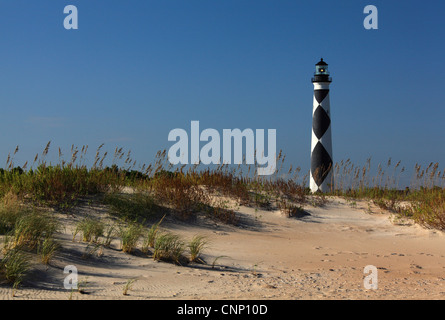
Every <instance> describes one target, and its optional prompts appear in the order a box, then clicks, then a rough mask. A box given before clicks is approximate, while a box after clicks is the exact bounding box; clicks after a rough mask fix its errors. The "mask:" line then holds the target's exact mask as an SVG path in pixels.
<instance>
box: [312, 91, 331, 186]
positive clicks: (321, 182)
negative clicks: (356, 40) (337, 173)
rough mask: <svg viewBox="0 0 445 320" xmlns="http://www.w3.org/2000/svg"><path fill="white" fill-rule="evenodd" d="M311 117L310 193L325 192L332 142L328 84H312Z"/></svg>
mask: <svg viewBox="0 0 445 320" xmlns="http://www.w3.org/2000/svg"><path fill="white" fill-rule="evenodd" d="M314 86H315V90H314V111H313V115H312V152H311V182H310V184H311V191H312V192H317V191H321V192H324V191H327V190H328V189H329V188H330V186H331V184H332V181H331V177H332V174H331V172H332V165H333V162H332V141H331V118H330V111H329V108H330V105H329V84H320V83H314Z"/></svg>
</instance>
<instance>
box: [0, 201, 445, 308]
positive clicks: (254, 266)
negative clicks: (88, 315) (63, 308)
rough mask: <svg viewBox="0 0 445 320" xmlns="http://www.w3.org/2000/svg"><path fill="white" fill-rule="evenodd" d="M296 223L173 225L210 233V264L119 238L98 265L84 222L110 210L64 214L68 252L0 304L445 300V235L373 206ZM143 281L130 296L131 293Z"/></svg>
mask: <svg viewBox="0 0 445 320" xmlns="http://www.w3.org/2000/svg"><path fill="white" fill-rule="evenodd" d="M305 210H306V213H305V214H304V215H302V216H301V217H298V218H289V217H287V216H285V215H283V214H282V213H281V212H280V211H279V210H259V209H255V208H251V207H242V206H241V207H239V208H238V210H237V212H238V214H239V216H240V223H239V225H238V226H231V225H225V224H222V223H218V222H215V221H213V220H210V219H208V218H205V217H198V218H197V219H196V220H194V221H193V222H187V223H186V222H181V221H178V220H177V219H172V218H170V219H168V218H167V219H166V220H165V221H164V222H163V223H162V227H163V228H164V229H165V230H168V231H171V232H174V233H177V234H179V235H180V236H181V237H183V238H184V239H189V238H191V237H193V236H194V235H196V234H200V235H205V236H207V237H208V239H209V241H210V243H209V245H208V248H207V249H206V250H205V251H204V254H203V258H204V260H205V261H206V264H198V263H190V264H187V265H183V266H181V265H175V264H173V263H167V262H157V261H154V260H153V259H152V258H150V257H146V256H143V255H142V254H134V255H130V254H126V253H123V252H122V251H121V249H120V243H119V241H118V240H115V241H114V242H113V243H112V245H111V247H110V248H103V249H102V250H101V251H100V252H96V253H94V254H92V255H91V256H90V257H88V258H85V257H83V255H84V252H85V250H86V247H87V244H86V243H83V242H80V241H78V239H76V240H75V241H74V242H73V241H72V239H73V230H74V225H75V223H76V221H79V219H81V218H82V217H83V216H85V215H86V214H88V215H96V216H98V217H102V218H105V217H106V216H107V214H106V211H107V208H106V207H104V206H103V205H97V206H95V205H94V204H91V203H89V204H88V203H84V204H80V205H79V207H78V208H77V209H76V210H75V211H74V212H73V213H72V214H70V215H62V214H58V216H59V218H60V219H61V220H62V222H63V224H64V226H65V230H64V231H63V233H62V234H60V235H59V236H58V238H59V239H60V241H61V244H62V249H61V251H60V252H59V254H58V255H57V257H55V258H54V259H53V260H52V261H51V263H50V265H49V266H44V265H42V264H37V263H36V264H35V266H34V267H33V271H32V272H31V274H30V275H29V276H28V277H27V279H26V281H24V283H23V286H22V287H21V288H20V289H19V290H18V291H17V292H16V293H15V296H14V297H13V295H12V289H11V288H10V287H8V286H1V287H0V299H14V300H18V299H61V300H67V299H73V300H78V299H82V300H96V299H193V300H199V299H214V300H220V299H221V300H222V299H259V300H269V299H282V300H291V299H322V300H327V299H354V300H362V299H444V298H445V249H444V248H445V237H444V234H443V233H442V232H439V231H435V230H428V229H425V228H423V227H420V226H418V225H415V224H413V223H412V222H409V221H400V220H395V219H394V218H393V217H392V215H391V214H389V213H387V212H382V210H381V209H378V208H377V207H374V206H368V203H366V202H357V203H354V204H351V203H348V202H347V201H346V200H344V199H341V198H330V199H329V201H328V203H327V204H326V205H324V206H322V207H311V206H306V207H305ZM67 265H74V266H76V268H77V270H78V274H79V275H78V280H79V284H80V285H81V288H82V290H81V292H78V291H74V292H71V291H70V290H67V289H65V288H64V286H63V281H64V279H65V277H66V276H67V275H66V274H64V273H63V270H64V268H65V266H67ZM367 265H373V266H375V267H376V268H377V271H378V274H377V276H378V288H377V289H376V290H371V289H365V287H364V277H365V276H366V275H367V274H365V273H364V268H365V266H367ZM129 279H135V281H134V283H133V285H132V287H131V288H130V290H129V291H128V294H127V295H123V288H124V286H125V284H126V283H127V281H128V280H129Z"/></svg>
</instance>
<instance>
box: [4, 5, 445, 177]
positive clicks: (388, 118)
mask: <svg viewBox="0 0 445 320" xmlns="http://www.w3.org/2000/svg"><path fill="white" fill-rule="evenodd" d="M368 4H373V5H375V6H376V7H377V8H378V10H379V20H378V22H379V25H378V26H379V29H378V30H365V28H364V27H363V20H364V18H365V17H366V15H365V14H364V13H363V9H364V7H365V6H366V5H368ZM66 5H75V6H77V8H78V13H79V29H78V30H65V28H64V27H63V20H64V18H65V16H66V15H65V14H64V13H63V9H64V7H65V6H66ZM444 13H445V3H444V2H443V1H438V0H434V1H433V0H426V1H412V0H406V1H394V0H386V1H380V0H366V1H361V0H341V1H340V0H336V1H333V0H319V1H309V0H307V1H303V0H301V1H296V0H292V1H291V0H275V1H271V0H212V1H210V0H158V1H153V0H126V1H123V0H120V1H114V0H107V1H99V0H78V1H76V0H58V1H53V0H39V1H24V0H0V48H1V49H0V108H1V116H0V134H1V143H0V163H5V162H6V158H7V155H8V152H13V151H14V149H15V147H16V146H17V145H19V148H20V151H19V153H18V154H17V155H16V160H15V162H16V164H17V165H22V164H23V163H24V162H25V161H26V160H29V161H32V160H33V158H34V155H35V154H36V153H37V152H41V151H42V150H43V148H44V147H45V145H46V143H47V142H48V141H50V140H51V141H52V146H53V149H52V151H53V153H55V152H56V148H57V147H61V148H62V150H63V151H64V153H65V154H68V153H69V148H70V146H71V145H72V144H74V145H77V146H80V147H81V146H82V145H89V147H90V149H91V152H90V156H91V158H94V150H95V149H96V148H97V146H99V145H100V144H101V143H105V148H108V150H111V151H112V150H114V148H115V147H116V146H119V147H123V148H124V149H125V150H129V149H131V150H132V154H133V158H134V159H135V160H137V161H138V162H139V163H150V162H152V160H153V159H154V156H155V154H156V152H157V151H158V150H160V149H168V148H169V147H170V146H171V145H172V144H173V143H172V142H169V141H168V140H167V136H168V133H169V131H170V130H172V129H174V128H183V129H185V130H187V131H189V132H190V121H192V120H199V121H200V126H201V129H205V128H214V129H217V130H219V131H220V132H222V130H223V129H226V128H227V129H233V128H240V129H245V128H252V129H276V130H277V149H278V150H280V149H282V150H283V152H284V153H285V154H286V163H288V164H290V163H292V164H293V165H294V166H301V167H302V168H303V170H309V167H310V138H311V124H312V118H311V114H312V95H313V86H312V83H311V76H312V75H313V72H314V65H315V63H317V62H318V61H319V60H320V57H323V58H324V59H325V61H326V62H327V63H329V68H330V72H331V76H332V77H333V83H332V85H331V96H330V97H331V115H332V135H333V149H334V162H337V161H340V160H342V159H343V160H346V159H347V158H350V159H351V160H352V161H353V162H355V163H357V164H364V162H365V160H366V159H367V158H369V157H372V159H373V160H372V161H373V164H374V165H375V166H376V165H377V163H378V162H386V161H387V160H388V158H390V157H391V158H392V159H393V160H394V161H398V160H402V163H403V164H405V165H406V166H407V168H412V167H413V166H414V164H415V163H416V162H419V163H422V164H428V163H429V162H439V163H440V164H441V168H443V166H444V165H445V148H444V147H445V141H444V140H445V139H444V132H445V124H444V120H445V111H444V108H445V105H444V103H443V101H444V94H445V90H444V84H445V77H444V74H445V64H444V61H443V60H444V53H445V41H444V35H445V25H444V22H443V16H444ZM2 159H4V160H2ZM2 166H4V165H0V167H2Z"/></svg>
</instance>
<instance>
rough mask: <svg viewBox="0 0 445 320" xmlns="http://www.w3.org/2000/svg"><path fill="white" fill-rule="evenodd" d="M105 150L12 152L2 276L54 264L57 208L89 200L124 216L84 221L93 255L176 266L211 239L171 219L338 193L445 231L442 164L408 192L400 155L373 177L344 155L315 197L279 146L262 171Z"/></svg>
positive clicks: (418, 173)
mask: <svg viewBox="0 0 445 320" xmlns="http://www.w3.org/2000/svg"><path fill="white" fill-rule="evenodd" d="M102 147H103V145H101V146H99V148H98V149H97V150H96V153H95V157H94V161H93V163H92V164H91V165H86V162H87V161H86V158H87V152H88V146H83V147H82V148H81V149H80V150H79V149H78V148H75V147H72V149H71V152H70V159H69V160H64V158H63V154H62V151H61V150H60V148H59V149H58V155H59V161H58V162H57V163H56V164H52V163H48V162H47V161H46V157H47V155H48V152H49V150H50V143H48V144H47V146H46V147H45V149H44V150H43V152H42V154H37V155H36V157H35V158H34V161H33V163H32V164H29V163H25V164H24V165H23V166H21V167H20V166H16V165H15V164H14V156H15V155H16V153H17V152H18V148H17V149H16V150H15V152H14V153H13V155H8V158H7V162H6V167H5V168H4V169H0V234H1V235H2V239H3V245H2V250H1V257H2V258H1V262H0V281H2V282H7V283H10V284H11V285H12V286H13V287H14V288H17V287H19V285H20V284H21V283H22V282H23V279H24V277H25V276H26V274H27V272H28V271H29V270H30V268H31V266H32V262H33V261H34V260H35V258H36V257H38V258H39V260H40V263H43V264H49V263H51V260H52V259H53V258H54V257H55V255H56V254H57V251H58V250H60V248H61V245H60V242H59V240H58V238H57V234H58V232H59V231H60V229H61V228H62V227H63V226H62V225H61V223H60V222H59V221H58V220H57V219H56V218H55V217H54V216H53V214H52V212H54V211H57V212H59V213H69V212H70V210H72V209H73V208H75V207H76V205H77V204H78V202H79V201H81V200H82V199H85V198H86V197H88V199H89V200H88V201H95V202H99V203H100V204H102V205H104V206H106V207H107V208H108V212H109V214H110V215H111V216H113V217H114V218H116V219H117V220H116V221H117V222H116V223H114V224H107V223H106V222H104V221H102V220H100V219H97V218H94V217H85V218H84V219H83V220H81V221H79V223H78V225H77V226H76V229H75V232H74V233H73V241H82V242H85V243H88V247H87V251H86V252H85V257H86V258H87V257H88V256H91V255H93V254H96V253H98V252H101V250H102V248H104V247H109V246H110V244H111V241H112V240H113V239H119V240H120V243H121V250H122V251H123V252H125V253H127V254H134V253H136V252H140V253H142V254H143V255H146V256H151V257H152V258H153V259H155V260H158V261H167V262H171V263H176V264H184V263H190V262H195V263H205V260H204V259H203V257H202V252H203V250H205V249H206V248H207V243H208V242H207V239H206V238H205V237H204V236H201V235H196V236H195V237H194V238H193V239H182V238H181V237H180V236H178V235H176V234H174V233H172V232H170V231H166V230H160V224H161V223H162V220H163V219H164V218H165V217H166V216H168V217H171V218H173V219H180V220H182V221H193V220H194V219H195V218H196V217H197V215H201V216H204V217H207V218H209V219H215V220H216V221H218V222H222V223H226V224H231V225H237V224H238V223H239V216H238V215H237V210H236V207H237V206H250V207H255V208H261V209H265V210H268V209H278V210H281V211H282V212H283V214H285V215H287V216H289V217H298V216H299V214H301V213H302V212H304V208H305V206H308V205H312V206H322V205H324V204H325V203H326V202H327V201H328V199H329V197H331V196H338V197H344V198H346V199H348V200H349V201H351V202H352V201H354V200H356V199H362V200H366V201H369V202H372V203H374V204H376V205H378V206H379V207H381V208H382V209H385V210H389V211H391V212H393V213H394V214H396V215H400V216H403V217H406V218H410V219H413V220H414V221H415V222H416V223H419V224H422V225H423V226H425V227H428V228H436V229H439V230H445V189H444V182H445V171H440V170H439V165H438V164H437V163H431V164H430V165H429V166H428V167H426V168H421V166H420V165H416V166H415V175H414V177H413V179H412V183H411V186H410V187H406V188H403V189H401V188H399V185H398V184H399V179H400V176H401V174H402V173H404V171H405V168H404V167H402V166H401V163H400V162H398V163H395V164H394V163H393V162H392V161H391V160H389V161H388V163H387V164H385V166H382V165H380V164H379V166H378V171H377V174H376V175H374V176H372V175H371V170H370V169H371V161H370V160H368V162H367V163H366V164H365V165H364V166H356V165H354V164H352V163H351V162H350V161H349V160H347V161H341V162H340V163H337V164H335V166H334V168H333V172H334V174H333V177H334V180H333V181H332V190H331V191H330V192H329V193H325V194H315V195H313V194H311V192H310V190H309V188H308V187H307V185H308V177H309V175H308V174H303V173H302V172H301V169H300V168H299V167H294V168H293V167H292V166H290V167H289V168H287V169H283V168H284V162H285V156H284V155H282V153H281V152H280V154H279V155H278V157H277V160H278V161H277V163H278V164H279V165H278V170H277V172H276V173H275V174H274V175H273V176H267V177H258V176H257V175H256V169H257V168H256V167H255V166H254V165H252V166H227V165H219V166H215V167H214V168H212V169H210V168H200V167H199V166H197V165H195V166H188V167H186V166H180V167H176V168H174V169H173V167H172V166H171V165H170V164H169V163H168V159H167V157H166V151H165V150H164V151H160V152H158V154H157V155H156V161H155V163H153V164H149V165H146V164H143V165H139V164H137V163H136V161H134V160H133V159H131V153H130V152H127V153H124V152H123V150H122V148H121V149H119V148H116V150H115V152H114V155H113V157H112V163H111V165H110V166H106V165H105V163H106V160H107V157H109V156H108V154H107V152H104V153H102V151H101V150H102ZM136 168H137V169H136ZM125 189H130V190H131V192H123V190H125ZM229 200H230V201H229ZM233 203H235V205H233Z"/></svg>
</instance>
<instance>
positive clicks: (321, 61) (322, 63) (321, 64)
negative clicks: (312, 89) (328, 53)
mask: <svg viewBox="0 0 445 320" xmlns="http://www.w3.org/2000/svg"><path fill="white" fill-rule="evenodd" d="M327 65H328V64H327V63H326V62H324V61H323V58H321V60H320V62H319V63H317V64H316V66H327Z"/></svg>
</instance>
